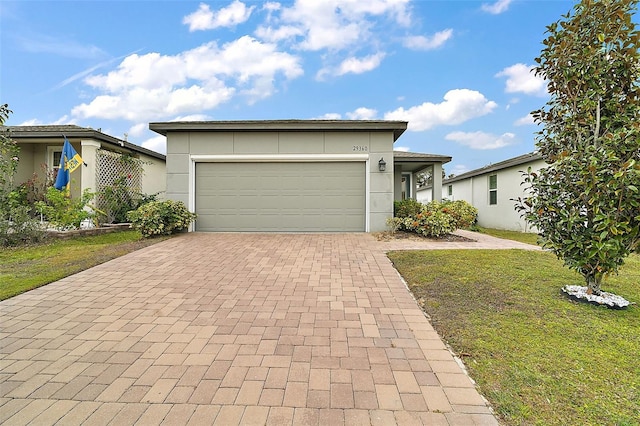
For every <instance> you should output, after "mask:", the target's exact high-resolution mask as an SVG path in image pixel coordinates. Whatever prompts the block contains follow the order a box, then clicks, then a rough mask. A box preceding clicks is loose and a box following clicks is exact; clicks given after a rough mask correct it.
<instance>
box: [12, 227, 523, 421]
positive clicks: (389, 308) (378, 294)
mask: <svg viewBox="0 0 640 426" xmlns="http://www.w3.org/2000/svg"><path fill="white" fill-rule="evenodd" d="M489 238H490V237H489ZM494 240H495V239H494ZM489 241H493V240H489ZM403 243H404V244H405V246H406V247H404V248H418V247H415V245H416V244H415V243H414V242H409V241H407V242H404V241H400V242H398V241H394V242H378V241H375V240H374V238H373V237H372V236H371V235H368V234H277V235H276V234H252V235H249V234H186V235H183V236H180V237H178V238H174V239H171V240H168V241H164V242H161V243H158V244H156V245H153V246H151V247H148V248H145V249H142V250H140V251H137V252H134V253H131V254H129V255H127V256H124V257H121V258H118V259H115V260H113V261H110V262H108V263H105V264H103V265H100V266H97V267H94V268H91V269H89V270H87V271H84V272H82V273H79V274H76V275H73V276H71V277H68V278H65V279H63V280H60V281H58V282H55V283H52V284H50V285H47V286H44V287H41V288H39V289H36V290H33V291H31V292H28V293H26V294H23V295H20V296H17V297H14V298H12V299H9V300H6V301H3V302H0V327H1V328H0V339H1V340H0V423H1V424H4V425H24V424H29V423H31V422H33V423H32V424H37V425H47V424H61V425H74V424H90V425H101V424H113V425H126V424H141V425H155V424H163V425H165V424H166V425H181V424H190V425H191V424H193V425H198V424H203V425H206V424H220V425H231V424H274V425H278V424H300V425H306V424H309V425H325V424H326V425H329V424H330V425H341V424H345V425H361V424H362V425H369V424H372V425H391V424H403V425H404V424H431V425H440V424H442V425H456V424H461V425H473V424H487V425H495V424H497V421H496V419H495V418H494V416H493V415H492V414H491V411H490V409H489V407H488V406H487V404H486V403H485V401H484V399H483V398H482V397H481V396H480V395H479V394H478V393H477V391H476V390H475V388H474V385H473V383H472V382H471V381H470V379H469V378H468V377H467V376H466V375H465V374H464V372H463V370H462V369H461V367H460V366H459V364H458V363H457V362H456V361H455V360H454V358H453V356H452V355H451V353H450V352H449V351H448V350H447V349H446V347H445V345H444V344H443V343H442V341H441V339H440V338H439V337H438V335H437V333H436V332H435V331H434V330H433V328H432V327H431V325H430V323H429V322H428V320H427V319H426V318H425V316H424V315H423V314H422V312H421V311H420V309H419V308H418V306H417V305H416V303H415V302H414V300H413V299H412V297H411V294H410V293H409V292H408V290H407V289H406V287H405V286H404V284H403V282H402V280H401V279H400V277H399V276H398V274H397V272H396V271H395V269H394V268H393V267H392V265H391V263H390V262H389V260H388V259H387V258H386V256H385V254H384V252H385V251H388V250H390V249H401V248H403V247H402V245H403ZM494 243H495V244H497V245H500V246H502V247H511V246H513V245H514V244H512V242H506V241H504V240H497V241H494ZM433 244H434V243H426V244H425V246H429V248H434V247H432V245H433ZM436 244H437V246H438V247H441V248H449V247H451V248H453V247H454V246H455V247H456V248H461V246H460V243H436ZM482 244H484V243H466V244H462V247H465V246H466V247H475V246H479V245H482ZM492 244H493V243H492ZM515 245H517V244H515ZM492 248H496V247H492Z"/></svg>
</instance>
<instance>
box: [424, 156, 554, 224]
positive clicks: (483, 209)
mask: <svg viewBox="0 0 640 426" xmlns="http://www.w3.org/2000/svg"><path fill="white" fill-rule="evenodd" d="M545 166H546V163H545V162H544V160H543V159H542V156H541V155H540V154H539V153H537V152H532V153H529V154H524V155H520V156H518V157H514V158H510V159H508V160H504V161H501V162H499V163H495V164H490V165H488V166H485V167H483V168H480V169H476V170H472V171H470V172H466V173H462V174H460V175H458V176H454V177H451V178H448V179H444V180H443V181H442V194H443V198H445V199H449V200H452V201H454V200H465V201H466V202H468V203H469V204H471V205H473V206H474V207H475V208H477V209H478V225H480V226H482V227H486V228H495V229H506V230H512V231H520V232H533V231H534V230H532V229H531V228H530V226H529V225H528V224H527V223H526V221H525V220H524V219H522V218H521V217H520V213H518V212H517V211H516V210H515V209H514V205H515V202H514V201H512V200H513V199H517V198H518V197H524V196H526V191H525V186H524V185H522V181H523V177H522V173H523V172H526V171H527V169H528V168H531V170H532V171H538V170H540V169H541V168H543V167H545ZM430 193H431V189H430V188H428V187H424V188H419V189H418V196H417V199H418V201H420V202H429V201H431V199H432V198H431V197H430Z"/></svg>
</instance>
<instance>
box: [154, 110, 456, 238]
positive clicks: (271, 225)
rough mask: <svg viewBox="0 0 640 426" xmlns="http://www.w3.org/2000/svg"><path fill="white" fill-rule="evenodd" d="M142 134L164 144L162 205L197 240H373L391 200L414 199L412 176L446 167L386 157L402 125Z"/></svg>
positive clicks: (227, 127) (430, 158)
mask: <svg viewBox="0 0 640 426" xmlns="http://www.w3.org/2000/svg"><path fill="white" fill-rule="evenodd" d="M149 128H150V129H151V130H153V131H155V132H157V133H159V134H161V135H164V136H166V137H167V198H169V199H173V200H178V201H182V202H184V203H185V204H186V205H187V206H188V207H189V210H191V211H193V212H195V213H197V214H198V219H197V220H196V223H195V230H196V231H267V232H277V231H285V232H286V231H290V232H295V231H301V232H304V231H307V232H362V231H366V232H370V231H382V230H385V229H386V220H387V218H390V217H392V215H393V201H394V200H399V199H402V197H403V193H404V196H405V197H415V190H414V189H415V184H414V182H415V181H416V179H415V175H416V173H418V172H420V171H422V170H424V169H426V168H431V167H433V168H434V169H437V170H438V172H437V174H438V175H440V173H441V170H442V163H446V162H447V161H450V160H451V157H445V156H434V155H426V154H414V153H404V152H395V153H394V151H393V144H394V142H395V141H396V140H397V139H398V138H399V137H400V135H402V133H403V132H404V131H405V130H406V128H407V122H405V121H349V120H265V121H206V122H162V123H150V125H149ZM403 178H404V179H405V183H404V185H403V182H402V179H403ZM436 188H437V189H438V190H437V191H435V192H436V193H435V195H434V196H435V197H436V198H439V197H440V196H441V194H440V192H439V188H440V186H437V187H436Z"/></svg>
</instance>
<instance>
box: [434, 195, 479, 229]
mask: <svg viewBox="0 0 640 426" xmlns="http://www.w3.org/2000/svg"><path fill="white" fill-rule="evenodd" d="M442 211H443V212H444V213H448V214H450V215H451V216H452V217H453V219H454V226H455V227H456V229H460V228H470V227H471V225H473V224H474V223H475V222H476V219H477V218H478V209H476V208H475V207H473V206H472V205H471V204H469V203H467V202H466V201H464V200H457V201H444V202H443V203H442Z"/></svg>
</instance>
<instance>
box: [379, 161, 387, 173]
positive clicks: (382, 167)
mask: <svg viewBox="0 0 640 426" xmlns="http://www.w3.org/2000/svg"><path fill="white" fill-rule="evenodd" d="M378 170H380V171H381V172H384V171H385V170H387V163H386V162H385V161H384V158H381V159H380V161H378Z"/></svg>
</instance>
